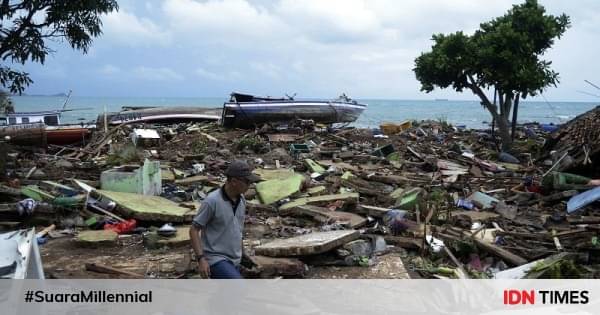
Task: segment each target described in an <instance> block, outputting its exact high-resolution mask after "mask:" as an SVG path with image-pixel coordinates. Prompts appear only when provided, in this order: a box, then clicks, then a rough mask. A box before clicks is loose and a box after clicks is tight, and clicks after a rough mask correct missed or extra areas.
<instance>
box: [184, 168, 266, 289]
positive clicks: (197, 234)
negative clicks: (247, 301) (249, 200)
mask: <svg viewBox="0 0 600 315" xmlns="http://www.w3.org/2000/svg"><path fill="white" fill-rule="evenodd" d="M225 175H226V176H227V181H226V182H225V185H223V186H222V187H221V188H219V189H217V190H215V191H213V192H211V193H210V194H208V196H207V197H206V198H205V199H204V200H203V201H202V205H201V206H200V209H199V210H198V215H196V217H195V218H194V220H193V221H192V226H191V227H190V239H191V242H192V248H193V249H194V252H195V254H196V259H197V261H198V267H199V271H200V274H201V275H202V277H204V278H212V279H241V278H242V276H241V275H240V272H239V269H238V267H239V264H240V262H241V260H242V231H243V228H244V217H245V214H246V200H245V199H244V193H245V192H246V191H247V190H248V188H249V187H250V184H252V183H254V182H257V181H258V180H259V179H260V178H259V177H258V176H257V175H255V174H252V170H251V169H250V166H248V163H246V162H245V161H241V160H238V161H234V162H232V163H231V164H230V165H229V167H228V168H227V170H226V171H225Z"/></svg>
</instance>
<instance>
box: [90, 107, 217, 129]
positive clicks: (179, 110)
mask: <svg viewBox="0 0 600 315" xmlns="http://www.w3.org/2000/svg"><path fill="white" fill-rule="evenodd" d="M220 118H221V111H220V110H219V109H215V108H203V107H146V106H142V107H124V108H123V110H122V111H120V112H113V113H106V117H105V114H100V115H98V119H97V121H96V122H97V123H98V124H103V123H104V121H105V120H106V122H107V124H109V125H120V124H133V123H179V122H188V121H217V120H219V119H220Z"/></svg>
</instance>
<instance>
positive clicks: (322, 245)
mask: <svg viewBox="0 0 600 315" xmlns="http://www.w3.org/2000/svg"><path fill="white" fill-rule="evenodd" d="M359 237H360V233H359V232H358V231H355V230H341V231H329V232H313V233H310V234H305V235H300V236H296V237H292V238H286V239H278V240H274V241H272V242H270V243H267V244H264V245H260V246H258V247H256V248H255V250H256V254H258V255H265V256H273V257H285V256H305V255H314V254H320V253H324V252H328V251H330V250H332V249H334V248H336V247H338V246H341V245H342V244H345V243H348V242H350V241H353V240H355V239H358V238H359Z"/></svg>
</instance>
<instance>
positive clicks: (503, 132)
mask: <svg viewBox="0 0 600 315" xmlns="http://www.w3.org/2000/svg"><path fill="white" fill-rule="evenodd" d="M496 123H497V124H498V133H499V134H500V139H501V140H502V151H508V150H509V149H510V147H511V145H512V138H511V136H510V128H509V124H508V117H504V116H501V115H498V119H497V121H496Z"/></svg>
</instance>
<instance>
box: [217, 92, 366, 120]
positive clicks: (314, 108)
mask: <svg viewBox="0 0 600 315" xmlns="http://www.w3.org/2000/svg"><path fill="white" fill-rule="evenodd" d="M366 108H367V105H365V104H359V103H358V102H357V101H355V100H352V99H350V98H348V97H347V96H346V95H342V96H340V97H339V98H338V99H335V100H294V98H293V97H288V98H270V97H258V96H254V95H250V94H242V93H235V92H234V93H231V98H230V100H229V102H225V103H224V104H223V115H222V118H221V120H222V124H223V126H225V127H234V128H253V127H257V126H261V125H263V124H265V123H289V122H290V121H293V120H298V119H302V120H313V121H314V122H316V123H323V124H333V123H350V122H353V121H355V120H356V119H357V118H358V116H360V114H361V113H362V112H363V111H364V110H365V109H366Z"/></svg>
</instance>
